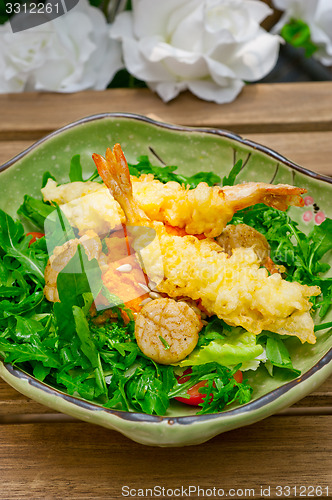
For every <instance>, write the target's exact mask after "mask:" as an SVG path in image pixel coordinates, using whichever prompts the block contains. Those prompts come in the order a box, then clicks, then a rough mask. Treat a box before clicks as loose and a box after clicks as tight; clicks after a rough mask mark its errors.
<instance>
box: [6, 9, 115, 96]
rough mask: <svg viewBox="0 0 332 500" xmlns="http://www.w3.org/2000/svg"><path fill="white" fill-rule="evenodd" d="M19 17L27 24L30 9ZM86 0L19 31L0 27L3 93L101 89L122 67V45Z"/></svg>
mask: <svg viewBox="0 0 332 500" xmlns="http://www.w3.org/2000/svg"><path fill="white" fill-rule="evenodd" d="M18 16H20V18H18V19H16V21H17V22H20V23H21V25H22V26H24V22H25V19H26V17H25V16H26V14H24V13H23V14H18V15H17V17H18ZM108 30H109V27H108V25H107V23H106V19H105V16H104V15H103V14H102V13H101V11H100V10H99V9H97V8H95V7H91V6H90V4H89V2H88V0H80V1H79V3H78V5H77V6H76V7H74V8H73V9H72V10H70V11H69V12H67V13H66V14H64V15H62V16H61V17H58V18H57V19H54V20H53V21H49V22H47V23H46V24H42V25H40V26H36V27H34V28H30V29H27V30H25V31H21V32H18V33H13V32H12V30H11V27H10V25H9V23H8V22H7V23H6V24H5V25H3V26H0V92H20V91H23V90H49V91H58V92H75V91H78V90H84V89H96V90H102V89H104V88H106V87H107V85H108V84H109V82H110V81H111V80H112V78H113V76H114V74H115V73H116V72H117V71H118V70H119V69H120V68H122V67H123V63H122V61H121V49H120V44H119V43H118V42H115V41H114V40H111V39H110V37H109V33H108Z"/></svg>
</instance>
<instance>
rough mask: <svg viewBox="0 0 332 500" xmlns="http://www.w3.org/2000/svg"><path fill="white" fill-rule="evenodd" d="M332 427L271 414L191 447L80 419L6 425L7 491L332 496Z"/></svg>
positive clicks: (329, 421)
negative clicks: (305, 491)
mask: <svg viewBox="0 0 332 500" xmlns="http://www.w3.org/2000/svg"><path fill="white" fill-rule="evenodd" d="M331 425H332V416H330V417H324V416H321V417H312V416H308V417H301V418H296V417H270V418H268V419H266V420H264V421H262V422H259V423H257V424H254V425H252V426H248V427H244V428H241V429H238V430H234V431H231V432H228V433H226V434H222V435H220V436H217V437H215V438H214V439H212V440H210V441H209V442H207V443H205V444H203V445H200V446H193V447H189V448H155V447H148V446H142V445H139V444H136V443H134V442H132V441H130V440H128V439H127V438H125V437H123V436H122V435H120V434H118V433H115V432H112V431H107V430H105V429H102V428H100V427H97V426H94V425H88V424H85V423H78V422H75V423H66V424H62V423H59V424H56V423H52V424H44V423H41V424H39V425H36V424H22V425H11V426H10V425H8V426H2V427H0V450H1V456H2V459H1V462H0V472H1V483H0V492H2V494H3V495H4V497H3V498H28V499H45V498H59V499H64V498H70V499H71V500H73V499H101V498H105V499H106V498H107V499H117V498H123V496H122V491H123V490H122V487H123V486H128V487H130V488H134V489H135V490H136V492H137V493H138V491H137V490H138V489H139V488H153V487H154V486H160V487H165V489H170V488H173V489H175V488H179V487H180V488H181V486H183V487H185V488H188V487H189V486H190V485H191V486H196V487H197V486H200V487H201V488H213V487H216V488H217V489H219V488H222V489H224V490H225V493H229V490H230V489H231V488H232V489H238V490H245V489H247V490H249V489H250V490H254V495H252V494H249V491H247V495H246V496H244V495H240V494H239V493H240V491H239V492H238V494H237V495H234V496H233V498H236V499H239V498H241V497H242V498H243V497H244V498H249V497H250V498H261V497H262V496H261V494H260V492H261V490H260V489H261V487H263V488H264V489H266V488H268V487H271V492H270V496H269V498H271V499H276V498H280V496H279V497H278V496H277V492H278V490H277V489H276V487H277V486H278V485H279V486H283V487H284V486H290V487H295V486H296V487H298V488H300V486H305V487H308V486H315V487H317V486H321V487H323V488H329V489H330V491H332V478H331V469H329V468H328V467H327V465H328V463H327V462H325V463H324V461H323V457H322V451H323V450H326V452H328V451H330V450H331V447H332V436H331V432H330V429H331ZM309 450H310V451H309ZM330 465H331V463H330ZM324 491H326V490H324ZM6 492H9V493H10V496H9V495H8V497H7V496H6ZM25 495H26V496H25ZM228 496H230V494H228ZM292 496H293V495H292ZM165 497H166V498H175V495H174V496H171V495H165ZM165 497H164V498H165ZM183 497H184V496H183ZM285 497H286V495H285V496H284V498H285ZM130 498H139V496H138V495H131V496H130ZM191 498H198V495H197V494H193V495H191ZM216 498H221V495H219V496H217V497H216ZM321 498H326V495H325V496H324V497H323V496H322V497H321ZM329 498H331V497H329Z"/></svg>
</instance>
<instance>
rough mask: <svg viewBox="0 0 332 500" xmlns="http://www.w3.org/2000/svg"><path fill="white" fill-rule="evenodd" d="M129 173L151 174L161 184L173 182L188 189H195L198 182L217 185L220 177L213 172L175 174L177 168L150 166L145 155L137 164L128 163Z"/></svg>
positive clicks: (139, 158)
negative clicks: (187, 174) (190, 174)
mask: <svg viewBox="0 0 332 500" xmlns="http://www.w3.org/2000/svg"><path fill="white" fill-rule="evenodd" d="M128 166H129V172H130V174H131V175H136V176H140V175H141V174H153V175H154V177H155V179H158V180H160V181H161V182H164V183H166V182H169V181H175V182H179V183H180V184H186V185H189V186H190V188H195V187H197V185H198V184H199V183H200V182H206V183H207V184H208V185H209V186H213V185H214V184H218V183H219V182H220V177H219V176H218V175H216V174H215V173H213V172H200V173H197V174H195V175H192V176H190V177H188V176H184V175H180V174H175V173H174V172H175V170H177V168H178V167H175V166H165V167H157V166H154V165H152V163H151V162H150V160H149V157H148V156H146V155H143V156H139V157H138V163H137V164H131V163H128Z"/></svg>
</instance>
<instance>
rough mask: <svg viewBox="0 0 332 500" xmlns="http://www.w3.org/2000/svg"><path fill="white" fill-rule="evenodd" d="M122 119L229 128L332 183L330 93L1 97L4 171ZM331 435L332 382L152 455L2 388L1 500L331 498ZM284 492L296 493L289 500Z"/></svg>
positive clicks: (323, 86)
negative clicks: (76, 125) (210, 491)
mask: <svg viewBox="0 0 332 500" xmlns="http://www.w3.org/2000/svg"><path fill="white" fill-rule="evenodd" d="M115 111H117V112H131V113H138V114H144V115H148V116H150V117H152V118H154V119H158V120H161V121H166V122H169V123H175V124H182V125H188V126H194V127H195V126H201V127H202V126H203V127H218V128H226V129H228V130H232V131H234V132H237V133H240V134H241V135H242V136H244V137H246V138H249V139H251V140H254V141H256V142H259V143H261V144H264V145H266V146H269V147H271V148H273V149H275V150H277V151H278V152H279V153H281V154H283V155H285V156H286V157H288V158H289V159H291V160H293V161H295V162H296V163H299V164H300V165H302V166H304V167H305V168H308V169H311V170H314V171H317V172H320V173H324V174H325V175H332V164H331V150H332V83H330V82H322V83H318V82H315V83H303V84H298V83H296V84H272V85H271V84H267V85H264V84H262V85H250V86H247V87H246V88H245V89H244V90H243V92H242V93H241V95H240V96H239V97H238V99H236V100H235V101H234V102H233V103H231V104H227V105H216V104H214V103H208V102H205V101H201V100H199V99H196V98H195V97H193V96H191V95H190V94H188V93H185V94H182V95H181V96H180V97H179V98H178V99H176V100H174V101H172V102H171V103H168V104H164V103H163V102H162V101H161V100H160V99H159V98H158V97H157V96H156V95H154V94H153V93H152V92H150V91H148V90H146V89H143V90H124V89H116V90H109V91H105V92H82V93H78V94H67V95H63V94H52V93H45V94H42V93H40V94H38V93H23V94H15V95H14V94H12V95H0V118H1V120H0V164H2V163H4V162H6V161H7V160H9V159H10V158H12V157H13V156H15V155H16V154H18V153H19V152H21V151H22V150H24V149H26V148H27V147H28V146H30V145H31V144H32V143H33V142H34V141H35V140H37V139H39V138H41V137H43V136H45V135H46V134H47V133H49V132H51V131H53V130H55V129H57V128H59V127H61V126H63V125H66V124H68V123H70V122H72V121H74V120H77V119H79V118H82V117H85V116H88V115H91V114H96V113H102V112H115ZM331 424H332V377H330V378H329V379H328V380H327V381H326V382H325V383H324V384H323V385H322V386H321V387H319V388H317V389H316V390H315V391H314V392H313V393H312V394H310V395H309V396H307V397H306V398H304V399H302V400H301V401H299V402H298V403H297V404H296V405H294V406H293V407H291V408H289V409H286V410H284V411H283V412H280V413H279V414H277V415H275V416H273V417H270V418H268V419H266V420H264V421H262V422H259V423H257V424H254V425H252V426H250V427H244V428H241V429H238V430H234V431H231V432H228V433H226V434H222V435H220V436H218V437H216V438H214V439H212V440H211V441H209V442H208V443H205V444H203V445H200V446H194V447H188V448H172V449H166V448H164V449H161V448H153V447H147V446H143V445H139V444H136V443H134V442H132V441H130V440H128V439H127V438H125V437H123V436H122V435H120V434H119V433H116V432H112V431H108V430H105V429H103V428H100V427H97V426H94V425H89V424H86V423H82V422H79V421H75V420H74V419H72V418H71V417H67V416H63V415H60V414H55V413H54V411H53V410H50V409H48V408H46V407H44V406H42V405H40V404H38V403H36V402H34V401H31V400H30V399H29V398H26V397H25V396H22V395H21V394H19V393H18V392H16V391H15V390H14V389H12V388H11V387H10V386H8V385H7V384H6V383H5V382H4V381H2V380H0V477H1V481H0V500H7V499H26V498H27V499H48V498H56V499H65V498H70V499H113V498H114V499H117V498H124V497H125V496H124V495H123V493H124V491H122V487H123V486H126V485H127V486H128V487H130V488H133V489H135V490H136V495H135V494H134V493H135V492H132V494H131V495H128V496H127V497H128V498H139V496H138V495H139V492H138V490H139V488H153V487H154V486H160V487H161V488H162V487H165V488H166V489H167V488H168V489H169V488H173V489H174V488H181V487H182V486H183V487H184V488H188V487H189V486H190V485H191V486H196V487H198V486H200V487H201V488H214V487H215V488H216V489H218V488H221V489H223V490H224V493H225V495H224V496H226V494H227V496H228V497H231V496H232V498H264V496H263V494H262V491H261V487H262V488H263V489H264V491H265V497H267V496H268V497H269V498H272V499H277V498H285V497H287V496H289V497H291V498H301V497H303V496H305V497H310V498H332V475H331V472H332V460H331V445H332V435H331ZM278 485H279V486H281V487H287V486H289V487H291V488H292V489H291V490H290V491H289V493H290V495H287V493H288V490H287V488H285V489H284V490H280V489H279V490H278V489H277V486H278ZM301 486H302V487H303V488H302V490H300V487H301ZM310 486H314V487H318V486H321V487H322V488H323V489H322V490H312V489H309V487H310ZM269 487H270V488H271V489H270V490H268V488H269ZM295 487H296V488H297V491H296V492H295ZM231 488H233V489H234V490H236V489H239V491H237V492H235V494H234V492H233V491H232V492H231V491H230V489H231ZM305 488H306V489H305ZM326 488H329V493H328V494H327V489H326ZM125 491H128V490H125ZM185 491H187V494H188V490H185ZM301 491H302V495H301V497H300V496H299V495H300V492H301ZM320 491H322V494H320ZM232 493H233V494H232ZM280 493H282V494H280ZM295 493H296V494H295ZM160 496H161V497H162V498H175V495H173V497H172V496H170V495H167V494H166V493H165V495H164V496H162V495H160ZM150 497H151V496H150ZM184 497H186V493H184V494H183V495H181V498H184ZM201 497H202V495H201V496H200V498H201ZM190 498H198V495H197V494H195V493H192V494H191V495H190ZM215 498H221V495H219V496H218V495H217V496H215Z"/></svg>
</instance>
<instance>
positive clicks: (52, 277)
mask: <svg viewBox="0 0 332 500" xmlns="http://www.w3.org/2000/svg"><path fill="white" fill-rule="evenodd" d="M79 244H82V245H83V247H84V249H85V252H86V254H87V257H88V259H89V260H92V259H97V260H99V261H100V262H102V260H103V256H104V254H102V246H101V241H100V239H99V237H98V236H97V234H96V233H95V232H94V231H87V233H86V234H85V235H84V236H82V237H81V238H80V239H77V238H76V239H72V240H69V241H67V242H66V243H65V244H64V245H61V246H59V247H55V249H54V252H53V254H52V255H51V257H50V258H49V260H48V263H47V265H46V269H45V283H46V285H45V287H44V294H45V297H46V298H47V300H49V301H50V302H59V294H58V290H57V286H56V281H57V278H58V274H59V272H60V271H62V270H63V269H64V268H65V267H66V265H67V264H68V262H69V261H70V259H72V258H73V257H74V255H75V252H76V249H77V246H78V245H79ZM104 257H105V258H106V256H104Z"/></svg>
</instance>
